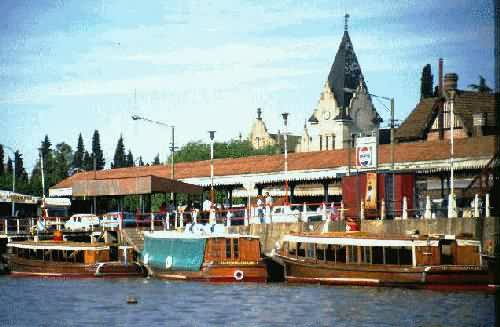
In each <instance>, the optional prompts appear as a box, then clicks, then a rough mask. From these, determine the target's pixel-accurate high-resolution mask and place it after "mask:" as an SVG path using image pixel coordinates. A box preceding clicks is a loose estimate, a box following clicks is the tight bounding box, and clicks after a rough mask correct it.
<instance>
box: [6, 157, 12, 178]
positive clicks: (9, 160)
mask: <svg viewBox="0 0 500 327" xmlns="http://www.w3.org/2000/svg"><path fill="white" fill-rule="evenodd" d="M13 170H14V169H13V168H12V159H11V158H10V156H9V157H8V159H7V174H9V175H12V171H13Z"/></svg>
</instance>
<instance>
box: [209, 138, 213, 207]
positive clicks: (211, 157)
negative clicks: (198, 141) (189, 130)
mask: <svg viewBox="0 0 500 327" xmlns="http://www.w3.org/2000/svg"><path fill="white" fill-rule="evenodd" d="M208 133H209V134H210V201H211V202H212V204H213V203H215V194H214V137H215V131H208Z"/></svg>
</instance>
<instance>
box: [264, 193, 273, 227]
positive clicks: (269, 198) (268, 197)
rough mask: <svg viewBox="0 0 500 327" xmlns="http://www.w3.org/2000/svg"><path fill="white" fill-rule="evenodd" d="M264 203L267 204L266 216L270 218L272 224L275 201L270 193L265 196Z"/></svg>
mask: <svg viewBox="0 0 500 327" xmlns="http://www.w3.org/2000/svg"><path fill="white" fill-rule="evenodd" d="M264 201H265V204H266V216H267V217H269V220H270V222H271V223H272V222H273V221H272V217H271V212H272V209H273V202H274V199H273V197H272V196H271V195H270V194H269V192H266V195H265V196H264Z"/></svg>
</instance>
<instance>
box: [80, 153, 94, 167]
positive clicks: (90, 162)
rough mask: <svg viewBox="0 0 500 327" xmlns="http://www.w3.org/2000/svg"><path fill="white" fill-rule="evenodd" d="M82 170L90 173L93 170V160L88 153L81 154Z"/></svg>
mask: <svg viewBox="0 0 500 327" xmlns="http://www.w3.org/2000/svg"><path fill="white" fill-rule="evenodd" d="M82 168H83V170H86V171H90V170H94V158H92V156H91V155H90V153H89V152H88V151H85V153H84V154H83V167H82Z"/></svg>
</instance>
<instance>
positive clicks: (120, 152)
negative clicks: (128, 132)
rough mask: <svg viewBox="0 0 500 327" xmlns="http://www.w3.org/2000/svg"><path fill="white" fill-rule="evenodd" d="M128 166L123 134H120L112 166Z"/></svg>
mask: <svg viewBox="0 0 500 327" xmlns="http://www.w3.org/2000/svg"><path fill="white" fill-rule="evenodd" d="M126 166H127V162H126V154H125V145H124V144H123V136H122V135H120V138H119V139H118V143H117V144H116V149H115V155H114V157H113V162H112V163H111V168H122V167H126Z"/></svg>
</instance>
